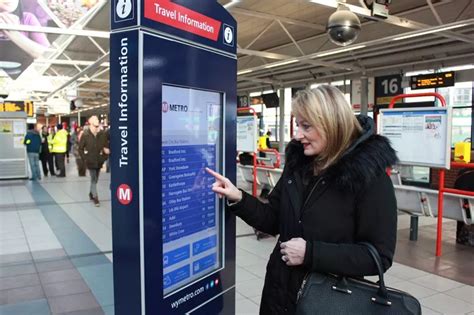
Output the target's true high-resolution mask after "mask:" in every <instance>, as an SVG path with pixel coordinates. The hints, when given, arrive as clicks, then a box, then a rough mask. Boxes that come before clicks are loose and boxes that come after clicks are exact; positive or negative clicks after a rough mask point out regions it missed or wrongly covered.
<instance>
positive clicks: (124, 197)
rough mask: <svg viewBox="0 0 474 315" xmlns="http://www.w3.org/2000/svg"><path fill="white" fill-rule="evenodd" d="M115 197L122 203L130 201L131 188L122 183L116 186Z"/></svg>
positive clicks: (126, 203)
mask: <svg viewBox="0 0 474 315" xmlns="http://www.w3.org/2000/svg"><path fill="white" fill-rule="evenodd" d="M117 199H118V201H119V202H120V203H121V204H123V205H125V206H126V205H128V204H129V203H130V202H132V189H131V188H130V186H128V185H127V184H122V185H120V186H119V187H118V188H117Z"/></svg>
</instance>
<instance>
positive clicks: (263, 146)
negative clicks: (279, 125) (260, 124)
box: [258, 135, 268, 150]
mask: <svg viewBox="0 0 474 315" xmlns="http://www.w3.org/2000/svg"><path fill="white" fill-rule="evenodd" d="M267 139H268V135H263V136H261V137H260V138H258V148H259V149H260V150H266V149H268V147H267Z"/></svg>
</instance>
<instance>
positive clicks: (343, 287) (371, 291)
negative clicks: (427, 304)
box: [296, 243, 421, 315]
mask: <svg viewBox="0 0 474 315" xmlns="http://www.w3.org/2000/svg"><path fill="white" fill-rule="evenodd" d="M360 244H362V245H365V246H367V248H368V249H369V253H370V255H371V256H372V258H373V259H374V261H375V263H376V265H377V269H378V272H379V282H378V283H375V282H372V281H369V280H365V279H356V278H349V277H341V276H336V275H332V274H322V273H318V272H312V273H310V274H309V276H308V277H307V278H306V279H305V280H304V281H303V283H302V285H301V288H300V290H299V292H298V298H297V305H296V314H297V315H310V314H311V315H317V314H324V315H328V314H331V315H332V314H341V315H343V314H364V315H365V314H376V315H379V314H400V315H402V314H421V305H420V302H418V300H417V299H416V298H414V297H413V296H411V295H410V294H408V293H406V292H403V291H400V290H396V289H392V288H388V287H386V286H385V283H384V280H383V270H382V263H381V259H380V255H379V253H378V252H377V249H375V247H374V246H373V245H372V244H369V243H360Z"/></svg>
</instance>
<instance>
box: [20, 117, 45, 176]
mask: <svg viewBox="0 0 474 315" xmlns="http://www.w3.org/2000/svg"><path fill="white" fill-rule="evenodd" d="M23 144H24V145H25V146H26V152H27V154H28V161H29V163H30V168H31V178H30V180H39V179H41V172H40V166H39V154H40V151H41V137H40V135H39V133H38V131H36V129H35V125H34V124H28V131H27V132H26V135H25V138H24V139H23Z"/></svg>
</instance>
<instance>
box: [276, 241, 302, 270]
mask: <svg viewBox="0 0 474 315" xmlns="http://www.w3.org/2000/svg"><path fill="white" fill-rule="evenodd" d="M280 253H281V255H282V256H281V259H282V260H283V261H284V262H286V264H287V265H288V266H299V265H302V264H303V261H304V255H305V253H306V241H305V240H304V239H302V238H300V237H298V238H292V239H291V240H289V241H287V242H283V243H281V244H280Z"/></svg>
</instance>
